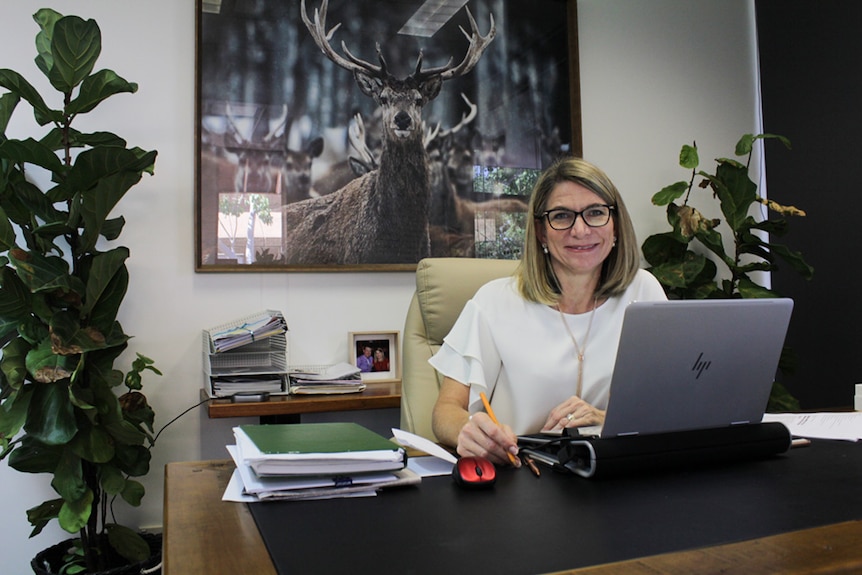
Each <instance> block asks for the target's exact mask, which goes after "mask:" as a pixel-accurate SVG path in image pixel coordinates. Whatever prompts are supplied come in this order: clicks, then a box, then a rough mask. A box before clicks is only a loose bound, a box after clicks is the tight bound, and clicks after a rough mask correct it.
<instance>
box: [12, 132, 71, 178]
mask: <svg viewBox="0 0 862 575" xmlns="http://www.w3.org/2000/svg"><path fill="white" fill-rule="evenodd" d="M0 157H3V158H8V159H10V160H12V161H13V162H16V163H24V162H26V163H28V164H35V165H37V166H40V167H42V168H45V169H46V170H49V171H51V172H54V173H60V172H62V171H63V169H64V168H63V163H62V162H60V159H59V158H58V157H57V154H56V153H55V152H54V150H52V149H51V148H49V147H48V146H46V145H44V144H43V143H42V142H39V141H37V140H34V139H33V138H27V139H26V140H6V141H5V142H3V143H2V144H0Z"/></svg>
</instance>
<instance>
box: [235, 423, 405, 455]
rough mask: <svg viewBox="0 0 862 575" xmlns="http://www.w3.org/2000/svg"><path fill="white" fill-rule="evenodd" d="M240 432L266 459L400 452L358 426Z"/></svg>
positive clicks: (247, 427)
mask: <svg viewBox="0 0 862 575" xmlns="http://www.w3.org/2000/svg"><path fill="white" fill-rule="evenodd" d="M240 429H242V430H243V431H244V432H245V434H246V435H248V437H249V439H251V440H252V441H253V442H254V444H255V445H256V446H257V448H258V449H260V451H261V452H263V453H265V454H268V455H275V454H290V453H350V452H355V451H382V450H385V451H396V450H398V449H400V446H399V445H396V444H395V443H393V442H391V441H389V440H388V439H386V438H385V437H383V436H382V435H380V434H378V433H375V432H373V431H371V430H370V429H367V428H365V427H363V426H361V425H359V424H358V423H299V424H295V423H293V424H292V423H285V424H274V425H241V426H240Z"/></svg>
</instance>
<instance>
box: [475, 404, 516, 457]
mask: <svg viewBox="0 0 862 575" xmlns="http://www.w3.org/2000/svg"><path fill="white" fill-rule="evenodd" d="M479 397H481V398H482V404H483V405H484V406H485V412H486V413H487V414H488V417H490V418H491V421H493V422H494V424H495V425H500V422H499V421H497V416H496V415H494V410H493V409H491V404H490V403H489V402H488V396H486V395H485V392H484V391H482V392H480V393H479ZM506 455H508V456H509V461H511V462H512V465H514V466H515V467H520V463H521V462H520V461H518V458H517V457H515V456H514V455H512V453H510V452H508V451H507V452H506Z"/></svg>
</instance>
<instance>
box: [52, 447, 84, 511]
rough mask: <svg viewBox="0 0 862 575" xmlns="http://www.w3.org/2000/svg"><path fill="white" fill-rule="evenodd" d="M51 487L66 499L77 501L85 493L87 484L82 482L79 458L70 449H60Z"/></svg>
mask: <svg viewBox="0 0 862 575" xmlns="http://www.w3.org/2000/svg"><path fill="white" fill-rule="evenodd" d="M51 487H53V488H54V491H56V492H57V493H58V494H59V495H60V497H62V498H63V499H65V500H66V501H77V500H79V499H81V498H82V497H84V495H85V494H86V491H87V485H86V484H85V483H84V474H83V470H82V469H81V458H80V457H78V456H77V455H76V454H75V453H74V452H73V451H72V450H71V449H68V448H67V449H64V450H63V451H62V454H61V455H60V460H59V461H58V462H57V468H56V469H55V470H54V479H52V480H51Z"/></svg>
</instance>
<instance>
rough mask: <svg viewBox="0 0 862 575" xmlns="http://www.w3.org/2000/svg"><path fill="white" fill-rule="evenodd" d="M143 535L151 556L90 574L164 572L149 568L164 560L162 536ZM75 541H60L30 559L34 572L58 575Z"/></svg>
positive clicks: (153, 573)
mask: <svg viewBox="0 0 862 575" xmlns="http://www.w3.org/2000/svg"><path fill="white" fill-rule="evenodd" d="M141 537H143V538H144V541H146V542H147V544H148V545H149V546H150V556H149V558H147V559H145V560H144V561H141V562H139V563H134V564H131V565H129V564H127V565H120V566H119V567H112V568H110V569H107V570H105V571H99V572H98V573H93V574H88V575H140V573H141V572H142V571H144V570H147V573H148V574H152V575H158V574H160V573H161V572H162V570H161V568H159V569H157V570H155V571H149V569H152V568H153V567H155V566H156V565H158V564H159V563H161V561H162V536H161V535H156V534H153V533H141ZM73 541H74V539H67V540H66V541H63V542H62V543H58V544H56V545H53V546H51V547H48V548H47V549H43V550H42V551H40V552H39V553H37V554H36V556H35V557H34V558H33V559H32V560H31V561H30V567H31V568H32V569H33V573H35V574H36V575H56V574H57V573H59V572H60V569H61V568H62V566H63V556H64V555H65V554H66V551H67V550H68V549H69V548H70V547H71V546H72V542H73ZM117 560H118V561H120V562H122V558H119V557H118V558H117Z"/></svg>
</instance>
